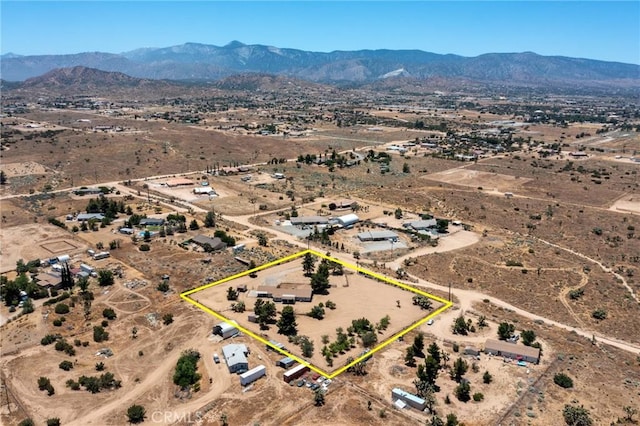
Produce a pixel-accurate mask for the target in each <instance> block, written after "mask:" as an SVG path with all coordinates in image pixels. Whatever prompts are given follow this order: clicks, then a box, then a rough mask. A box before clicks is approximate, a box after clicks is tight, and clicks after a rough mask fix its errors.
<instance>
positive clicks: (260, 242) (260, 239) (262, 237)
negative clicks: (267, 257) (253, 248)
mask: <svg viewBox="0 0 640 426" xmlns="http://www.w3.org/2000/svg"><path fill="white" fill-rule="evenodd" d="M267 244H269V239H268V238H267V236H266V235H265V234H263V233H260V234H258V245H259V246H261V247H266V246H267Z"/></svg>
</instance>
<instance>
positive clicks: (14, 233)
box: [0, 223, 87, 272]
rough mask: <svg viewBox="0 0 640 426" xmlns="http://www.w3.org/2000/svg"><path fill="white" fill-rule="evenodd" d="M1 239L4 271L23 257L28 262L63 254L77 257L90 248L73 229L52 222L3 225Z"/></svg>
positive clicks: (1, 260)
mask: <svg viewBox="0 0 640 426" xmlns="http://www.w3.org/2000/svg"><path fill="white" fill-rule="evenodd" d="M0 239H1V240H2V256H0V258H1V259H0V271H3V272H6V271H9V270H13V269H15V267H16V262H17V261H18V260H19V259H22V260H24V261H25V262H27V261H29V260H34V259H43V260H44V259H49V258H50V257H56V256H61V255H63V254H68V255H70V256H76V255H79V254H81V253H83V252H84V251H85V250H86V248H87V246H86V244H84V243H83V242H82V241H79V240H77V239H76V238H74V237H73V236H72V235H71V234H69V232H67V231H64V230H62V229H60V228H58V227H56V226H53V225H49V224H46V225H43V224H37V223H34V224H30V225H23V226H16V227H4V226H3V227H2V228H0ZM34 242H35V244H34Z"/></svg>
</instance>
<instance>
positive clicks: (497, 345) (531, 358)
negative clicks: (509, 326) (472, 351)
mask: <svg viewBox="0 0 640 426" xmlns="http://www.w3.org/2000/svg"><path fill="white" fill-rule="evenodd" d="M484 353H486V354H491V355H495V356H502V357H505V358H511V359H517V360H519V361H520V360H521V361H527V362H532V363H534V364H537V363H539V362H540V349H538V348H534V347H531V346H524V345H519V344H517V343H511V342H505V341H504V340H493V339H487V341H486V342H485V344H484Z"/></svg>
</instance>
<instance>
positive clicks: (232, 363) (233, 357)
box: [222, 344, 249, 373]
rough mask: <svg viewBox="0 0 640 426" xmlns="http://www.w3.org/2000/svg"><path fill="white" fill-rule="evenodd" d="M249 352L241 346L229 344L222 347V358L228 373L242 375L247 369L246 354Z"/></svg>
mask: <svg viewBox="0 0 640 426" xmlns="http://www.w3.org/2000/svg"><path fill="white" fill-rule="evenodd" d="M248 353H249V351H248V350H247V347H246V346H245V345H243V344H231V345H226V346H223V347H222V356H224V361H225V362H226V364H227V368H229V372H230V373H244V372H245V371H247V370H248V369H249V361H248V360H247V354H248Z"/></svg>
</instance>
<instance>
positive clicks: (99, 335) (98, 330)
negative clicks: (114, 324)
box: [93, 325, 109, 342]
mask: <svg viewBox="0 0 640 426" xmlns="http://www.w3.org/2000/svg"><path fill="white" fill-rule="evenodd" d="M93 340H94V341H95V342H103V341H105V340H109V333H107V332H106V331H104V328H102V327H100V326H99V325H96V326H94V327H93Z"/></svg>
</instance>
